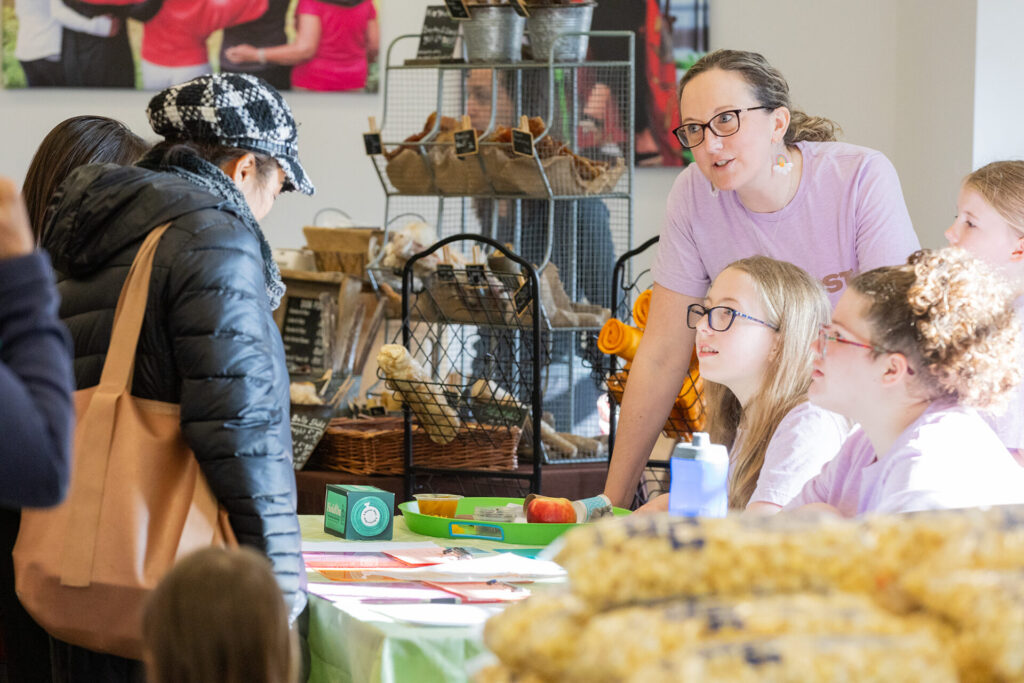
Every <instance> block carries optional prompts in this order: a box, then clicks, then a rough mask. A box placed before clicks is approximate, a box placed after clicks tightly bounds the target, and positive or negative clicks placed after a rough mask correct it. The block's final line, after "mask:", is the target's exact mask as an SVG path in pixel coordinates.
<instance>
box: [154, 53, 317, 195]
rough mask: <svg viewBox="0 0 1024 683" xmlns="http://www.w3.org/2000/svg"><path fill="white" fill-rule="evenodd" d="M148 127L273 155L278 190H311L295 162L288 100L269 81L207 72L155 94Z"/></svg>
mask: <svg viewBox="0 0 1024 683" xmlns="http://www.w3.org/2000/svg"><path fill="white" fill-rule="evenodd" d="M146 116H148V117H149V125H150V126H152V128H153V131H154V132H155V133H157V135H162V136H164V137H165V138H167V139H168V140H193V141H196V142H214V143H218V144H221V145H225V146H228V147H238V148H240V149H245V150H249V151H250V152H260V153H262V154H267V155H269V156H272V157H274V159H276V160H277V162H278V163H279V164H281V169H282V170H283V171H284V175H285V181H284V186H283V188H282V189H283V190H284V191H286V192H287V191H291V190H298V191H299V192H301V193H303V194H313V191H314V188H313V183H312V182H311V181H310V180H309V176H307V175H306V171H305V169H303V168H302V164H300V163H299V147H298V141H297V139H298V131H297V130H296V125H295V118H294V117H293V116H292V110H291V108H289V107H288V103H287V102H285V101H284V98H283V97H281V93H279V92H278V91H277V90H276V89H275V88H274V87H273V86H272V85H270V84H269V83H267V82H266V81H264V80H263V79H262V78H259V77H258V76H253V75H250V74H243V73H223V74H210V75H206V76H199V77H198V78H193V79H192V80H191V81H188V82H187V83H182V84H181V85H175V86H172V87H170V88H167V89H166V90H163V91H161V92H159V93H157V94H156V95H155V96H154V97H153V99H151V100H150V101H149V107H147V108H146Z"/></svg>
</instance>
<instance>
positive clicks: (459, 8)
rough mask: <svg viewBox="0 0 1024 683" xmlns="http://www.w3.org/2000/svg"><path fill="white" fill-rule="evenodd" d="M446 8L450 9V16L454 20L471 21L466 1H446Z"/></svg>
mask: <svg viewBox="0 0 1024 683" xmlns="http://www.w3.org/2000/svg"><path fill="white" fill-rule="evenodd" d="M444 6H445V7H447V8H448V15H449V16H450V17H451V18H452V19H470V18H471V17H470V16H469V8H468V7H466V0H444Z"/></svg>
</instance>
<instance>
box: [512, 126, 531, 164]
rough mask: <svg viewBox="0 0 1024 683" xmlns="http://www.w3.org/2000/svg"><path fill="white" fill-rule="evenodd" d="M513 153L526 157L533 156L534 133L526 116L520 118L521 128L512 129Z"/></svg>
mask: <svg viewBox="0 0 1024 683" xmlns="http://www.w3.org/2000/svg"><path fill="white" fill-rule="evenodd" d="M512 153H513V154H518V155H520V156H524V157H532V156H533V134H532V133H531V132H530V123H529V120H528V119H527V118H526V117H525V116H524V117H522V119H520V121H519V128H513V129H512Z"/></svg>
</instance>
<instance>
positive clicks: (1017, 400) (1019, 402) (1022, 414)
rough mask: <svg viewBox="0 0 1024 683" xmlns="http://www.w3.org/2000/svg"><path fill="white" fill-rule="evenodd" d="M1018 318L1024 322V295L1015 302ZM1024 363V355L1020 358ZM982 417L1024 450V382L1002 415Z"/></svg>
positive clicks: (1010, 445)
mask: <svg viewBox="0 0 1024 683" xmlns="http://www.w3.org/2000/svg"><path fill="white" fill-rule="evenodd" d="M1013 307H1014V308H1015V309H1016V311H1017V318H1018V319H1019V320H1020V321H1021V323H1022V324H1024V296H1022V297H1018V298H1017V300H1016V301H1015V302H1014V303H1013ZM1020 362H1021V365H1024V357H1022V358H1021V359H1020ZM982 417H984V418H985V421H986V422H988V423H989V425H991V427H992V429H993V431H995V433H996V435H997V436H998V437H999V440H1000V441H1002V442H1003V445H1004V446H1006V447H1007V448H1013V449H1016V450H1024V382H1021V383H1020V384H1018V385H1017V387H1016V388H1015V389H1014V390H1013V391H1011V392H1010V400H1009V401H1007V403H1006V411H1005V412H1004V413H1002V414H1000V415H989V414H987V413H983V414H982Z"/></svg>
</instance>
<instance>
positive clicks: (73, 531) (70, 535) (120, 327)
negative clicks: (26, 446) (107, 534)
mask: <svg viewBox="0 0 1024 683" xmlns="http://www.w3.org/2000/svg"><path fill="white" fill-rule="evenodd" d="M170 225H171V224H170V223H165V224H164V225H161V226H160V227H158V228H155V229H154V230H153V231H151V232H150V233H149V236H147V237H146V239H145V241H144V242H143V243H142V246H141V247H140V248H139V252H138V254H136V256H135V260H134V261H132V266H131V269H130V270H129V271H128V277H127V279H126V280H125V282H124V286H123V287H122V288H121V295H120V297H118V300H117V309H116V311H115V312H114V327H113V330H112V332H111V335H110V347H109V348H108V349H107V358H106V360H105V361H104V363H103V374H102V375H101V376H100V383H99V386H97V387H96V390H95V392H94V393H93V395H92V398H91V399H90V401H89V407H88V408H87V409H86V411H85V414H84V415H79V416H78V419H79V423H78V427H77V428H76V430H75V460H76V463H75V468H76V469H75V474H74V485H73V487H72V491H71V496H70V498H69V500H68V505H69V509H70V515H69V517H68V529H67V536H66V537H65V539H64V553H63V556H62V561H61V583H62V584H63V585H65V586H88V585H89V583H90V582H91V580H92V566H93V559H94V557H95V552H96V538H97V534H98V532H99V519H100V508H101V506H102V503H103V493H104V487H105V485H106V480H107V465H108V463H109V461H110V447H111V443H112V442H113V438H114V428H115V424H114V422H115V415H116V411H117V404H118V400H119V399H120V398H121V397H122V396H128V395H129V394H130V393H131V387H130V386H129V383H130V382H131V377H132V373H133V372H134V369H135V349H136V347H137V346H138V342H139V333H140V332H141V331H142V320H143V318H144V317H145V314H146V300H147V299H148V298H149V280H150V275H151V274H152V272H153V258H154V256H155V255H156V248H157V245H158V244H159V243H160V238H161V237H163V234H164V233H165V232H166V231H167V228H169V227H170Z"/></svg>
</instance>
